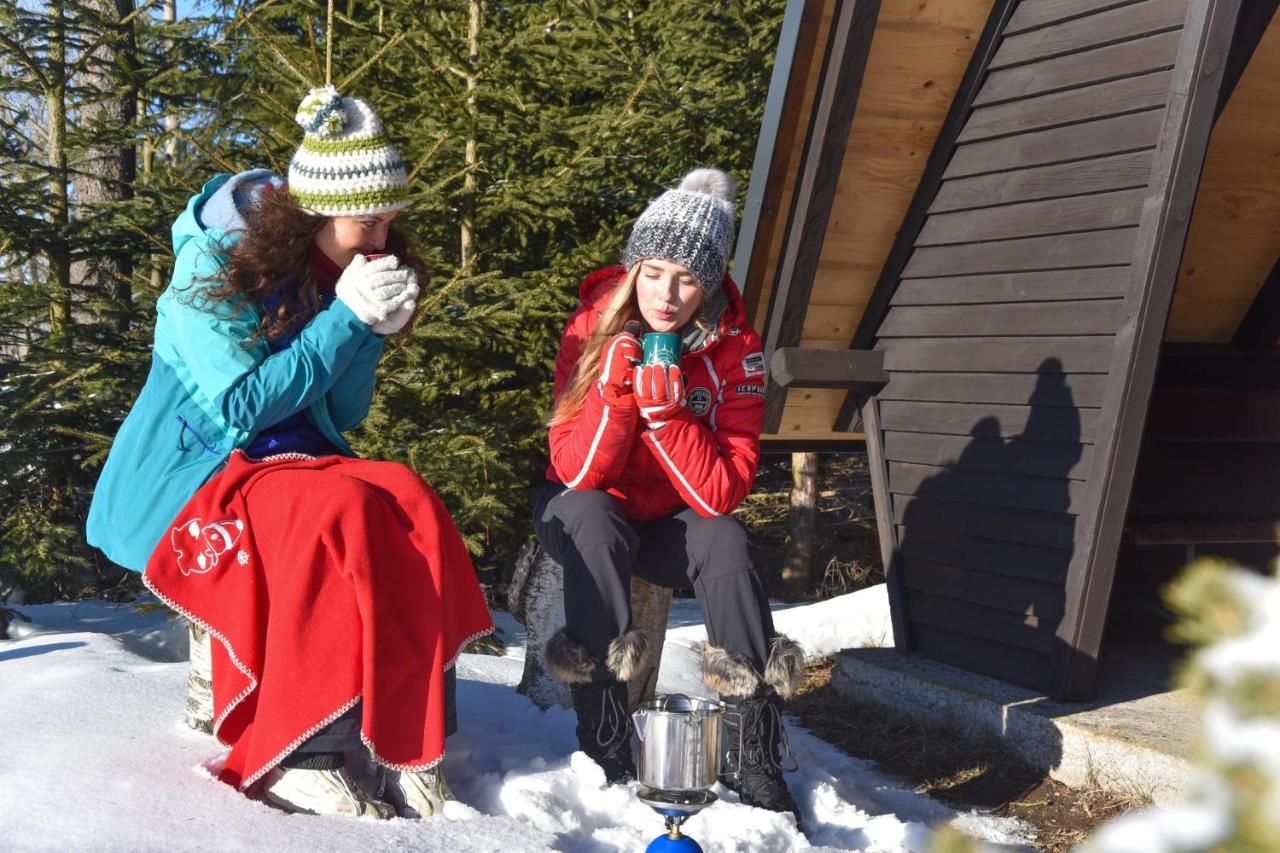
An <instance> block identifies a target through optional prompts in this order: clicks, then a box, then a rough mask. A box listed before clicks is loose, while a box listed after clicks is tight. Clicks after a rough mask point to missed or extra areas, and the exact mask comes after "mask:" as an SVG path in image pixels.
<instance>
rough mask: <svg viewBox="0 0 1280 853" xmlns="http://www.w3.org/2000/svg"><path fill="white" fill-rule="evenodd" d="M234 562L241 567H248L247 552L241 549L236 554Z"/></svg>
mask: <svg viewBox="0 0 1280 853" xmlns="http://www.w3.org/2000/svg"><path fill="white" fill-rule="evenodd" d="M236 562H237V563H239V564H240V565H242V566H247V565H249V552H248V551H246V550H244V549H243V548H241V549H240V550H239V551H237V552H236Z"/></svg>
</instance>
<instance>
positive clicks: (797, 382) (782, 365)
mask: <svg viewBox="0 0 1280 853" xmlns="http://www.w3.org/2000/svg"><path fill="white" fill-rule="evenodd" d="M769 374H770V376H771V377H772V378H773V381H774V382H776V383H777V384H778V385H779V387H782V388H864V389H866V390H867V391H868V392H874V391H878V390H879V389H880V387H881V386H883V385H884V384H885V383H886V382H888V381H889V374H888V373H886V372H885V369H884V353H883V352H880V351H879V350H852V349H839V350H827V349H820V350H813V349H809V350H807V349H800V348H799V347H782V348H781V349H777V350H774V352H773V358H772V359H771V360H770V361H769Z"/></svg>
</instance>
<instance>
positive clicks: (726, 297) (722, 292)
mask: <svg viewBox="0 0 1280 853" xmlns="http://www.w3.org/2000/svg"><path fill="white" fill-rule="evenodd" d="M626 274H627V268H626V267H624V266H622V265H621V264H619V265H617V266H612V267H605V268H604V269H600V270H596V271H595V272H593V273H591V274H590V275H588V276H587V277H586V278H584V279H583V280H582V283H581V284H580V285H578V298H579V299H580V300H581V301H582V304H583V305H586V306H590V307H591V308H592V309H594V310H595V312H596V314H597V315H600V314H603V313H604V311H605V309H607V308H608V307H609V299H610V298H611V296H612V295H613V291H614V288H616V287H617V286H618V285H619V284H620V283H621V282H622V279H623V277H625V276H626ZM716 293H717V294H718V295H719V298H717V297H716V296H712V297H711V299H710V301H709V302H708V303H707V304H708V305H710V306H711V307H712V310H713V311H714V310H716V308H717V307H718V308H719V309H720V319H719V321H718V322H717V323H716V328H715V331H714V332H712V333H711V334H710V335H706V334H703V333H702V330H701V329H698V328H697V327H695V326H690V327H688V328H686V329H685V332H684V335H683V338H684V350H685V352H686V353H689V352H699V351H701V350H704V349H706V348H707V347H709V346H711V345H712V344H714V343H715V342H716V341H718V340H720V338H722V337H723V336H724V335H725V334H727V333H728V332H729V330H730V329H733V328H736V327H741V326H744V325H746V322H745V321H746V316H747V309H746V305H745V304H744V303H743V301H742V294H740V293H739V292H738V285H737V283H736V282H734V280H733V279H732V278H730V277H729V274H728V273H725V275H724V279H723V280H721V282H720V287H719V288H718V289H717V291H716Z"/></svg>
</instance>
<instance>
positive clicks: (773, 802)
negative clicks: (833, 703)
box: [719, 685, 803, 831]
mask: <svg viewBox="0 0 1280 853" xmlns="http://www.w3.org/2000/svg"><path fill="white" fill-rule="evenodd" d="M724 703H725V705H726V706H728V707H727V709H726V711H725V715H724V718H723V720H724V723H723V726H722V728H721V737H722V738H723V739H724V741H723V742H724V758H723V760H722V762H721V765H720V776H719V778H720V782H721V784H723V785H724V786H725V787H726V788H728V789H729V790H731V791H734V792H736V793H737V794H738V796H739V797H741V798H742V802H744V803H746V804H747V805H749V806H758V807H760V808H762V809H768V810H769V811H774V812H791V814H793V815H795V818H796V826H797V827H800V809H799V807H798V806H797V805H796V801H795V799H794V798H793V797H792V796H791V792H790V791H789V790H787V783H786V780H785V779H783V778H782V770H783V761H784V759H786V758H790V756H791V752H790V750H789V749H788V748H787V735H786V731H785V730H784V729H783V727H782V699H781V697H779V696H778V694H777V692H775V691H774V689H773V688H772V687H769V686H768V685H763V686H761V687H760V689H759V690H757V691H756V693H755V694H754V695H752V696H748V697H745V698H733V697H725V698H724ZM790 769H794V768H790ZM802 831H803V830H802Z"/></svg>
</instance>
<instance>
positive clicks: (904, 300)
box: [890, 266, 1129, 305]
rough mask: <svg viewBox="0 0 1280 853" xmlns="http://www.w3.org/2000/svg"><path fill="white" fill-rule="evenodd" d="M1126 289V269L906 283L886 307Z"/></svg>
mask: <svg viewBox="0 0 1280 853" xmlns="http://www.w3.org/2000/svg"><path fill="white" fill-rule="evenodd" d="M1128 286H1129V267H1128V266H1117V267H1086V268H1084V269H1069V270H1041V271H1038V272H1022V273H993V274H990V275H979V276H953V277H949V278H921V279H906V280H904V281H903V282H902V283H901V284H900V285H898V290H897V292H895V293H894V294H893V299H892V301H891V302H890V304H891V305H965V304H971V303H987V302H1057V301H1060V300H1071V299H1103V298H1108V297H1120V296H1123V295H1124V293H1125V291H1126V290H1127V288H1128Z"/></svg>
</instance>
